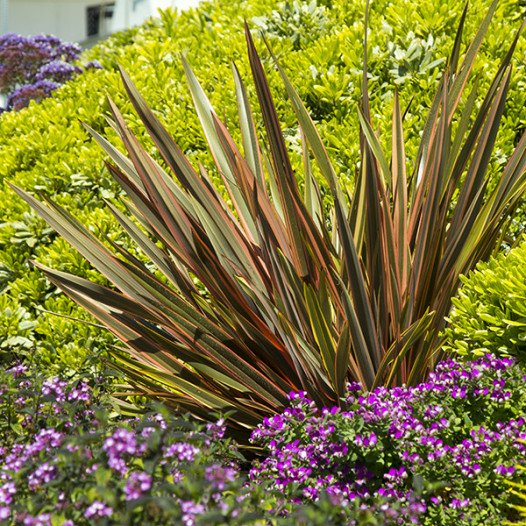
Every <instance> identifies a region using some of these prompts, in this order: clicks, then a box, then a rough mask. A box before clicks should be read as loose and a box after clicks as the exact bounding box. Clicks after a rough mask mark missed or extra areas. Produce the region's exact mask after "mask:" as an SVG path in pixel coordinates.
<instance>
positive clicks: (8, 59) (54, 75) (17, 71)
mask: <svg viewBox="0 0 526 526" xmlns="http://www.w3.org/2000/svg"><path fill="white" fill-rule="evenodd" d="M80 53H81V48H80V46H78V45H77V44H73V43H70V42H62V41H61V40H60V39H59V38H57V37H54V36H46V35H37V36H33V37H24V36H21V35H17V34H15V33H7V34H5V35H2V36H0V93H3V94H6V95H7V109H8V110H20V109H22V108H25V107H26V106H27V105H28V104H29V102H30V101H31V100H35V101H37V102H38V101H41V100H42V99H44V98H46V97H49V95H50V94H51V92H52V91H54V90H55V89H57V88H58V87H60V86H61V85H62V84H64V83H65V82H67V81H68V80H70V79H71V78H73V77H74V76H75V75H77V74H79V73H81V72H82V71H83V69H82V68H80V67H79V66H75V65H73V64H71V62H74V61H76V60H77V59H78V58H79V56H80ZM100 67H101V66H100V64H99V63H98V62H96V61H94V62H90V63H89V64H87V65H86V69H91V68H100Z"/></svg>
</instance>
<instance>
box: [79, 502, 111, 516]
mask: <svg viewBox="0 0 526 526" xmlns="http://www.w3.org/2000/svg"><path fill="white" fill-rule="evenodd" d="M112 513H113V509H112V508H110V506H108V505H107V504H105V503H104V502H101V501H100V500H96V501H95V502H93V504H91V505H90V506H89V507H88V508H87V509H86V511H85V512H84V517H86V519H93V518H95V517H111V515H112Z"/></svg>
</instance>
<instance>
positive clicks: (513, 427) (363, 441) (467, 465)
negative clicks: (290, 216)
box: [0, 355, 526, 526]
mask: <svg viewBox="0 0 526 526" xmlns="http://www.w3.org/2000/svg"><path fill="white" fill-rule="evenodd" d="M525 380H526V378H525V374H524V372H523V370H522V369H521V367H519V366H518V365H517V364H515V363H514V362H513V360H511V359H498V358H495V357H494V356H491V355H488V356H485V357H483V358H480V359H478V360H477V361H475V362H472V363H468V364H462V363H460V362H457V361H454V360H446V361H445V362H442V363H440V364H439V365H438V366H437V368H436V372H434V373H431V374H430V375H429V377H428V378H427V379H426V381H425V382H424V383H422V384H419V385H416V386H414V387H396V388H392V389H387V388H384V387H379V388H377V389H375V390H374V391H372V392H366V391H364V390H363V389H362V387H361V386H360V385H358V384H350V385H348V386H347V388H346V391H347V396H346V398H345V401H344V403H343V404H342V405H341V407H338V406H334V407H327V408H318V407H316V405H315V404H314V403H313V402H312V401H311V400H309V399H308V398H307V397H306V395H305V393H304V392H300V393H291V394H290V395H289V402H288V404H287V405H288V408H287V409H285V410H284V411H283V412H281V413H279V414H277V415H274V416H272V417H269V418H266V419H265V420H264V421H263V422H262V423H261V424H260V425H259V426H258V427H257V429H255V430H254V431H253V433H252V438H251V442H252V443H253V445H254V446H255V447H256V446H257V447H258V457H257V459H256V460H253V461H252V462H248V461H247V460H246V458H245V457H244V456H243V455H242V454H241V453H240V451H239V450H238V447H237V445H236V443H235V442H233V441H232V440H231V439H228V438H227V437H226V435H225V431H226V428H225V425H224V420H223V419H222V418H219V419H217V420H215V421H213V422H211V423H209V424H206V425H205V424H197V423H196V422H195V420H193V421H189V420H187V419H186V418H175V417H174V416H173V415H171V414H170V413H169V412H167V410H166V409H165V408H162V407H157V408H156V409H155V411H152V412H150V411H147V413H146V414H145V415H143V416H141V417H140V418H133V419H128V420H126V419H122V418H119V417H117V416H116V415H115V414H114V413H113V412H112V411H111V408H110V407H109V406H108V402H107V395H105V394H104V391H103V390H101V386H102V384H103V381H104V380H103V379H102V378H91V379H89V380H85V379H83V378H82V377H78V378H76V379H73V380H69V381H66V380H64V379H61V378H50V379H46V378H45V377H42V375H38V374H35V371H34V370H32V369H29V368H27V367H26V366H25V365H19V366H15V367H13V368H11V369H10V370H8V371H6V372H2V373H0V408H1V410H2V415H4V416H5V418H3V419H2V421H1V422H0V437H1V439H2V447H1V448H0V522H1V523H2V524H16V525H18V524H24V525H33V526H37V525H39V526H47V525H53V526H54V525H61V526H62V525H72V524H75V525H84V524H86V525H87V524H101V525H102V524H137V525H139V524H155V525H171V524H174V525H176V524H184V525H186V526H190V525H198V524H199V525H212V524H235V525H243V524H253V525H256V524H257V525H264V524H276V525H291V526H292V525H295V524H306V525H320V526H321V525H324V524H335V525H339V524H347V525H360V526H366V525H369V526H372V525H396V524H399V525H406V524H407V525H409V524H422V525H429V526H431V525H443V526H451V524H459V525H466V526H467V525H469V524H471V525H472V524H477V525H483V524H484V525H487V524H502V523H503V521H505V520H506V519H510V520H511V519H514V518H516V517H517V512H516V511H515V510H514V508H513V507H512V506H511V504H512V498H511V496H510V494H509V493H507V492H506V491H505V490H504V489H505V485H504V482H505V481H510V482H517V481H520V480H522V477H521V475H520V470H519V471H516V470H515V468H514V466H515V465H516V464H517V463H518V462H520V461H521V459H523V458H524V452H525V451H526V446H525V445H524V444H523V442H522V441H523V440H524V439H526V420H525V419H524V417H523V415H524V412H525V409H526V388H525V385H526V383H525ZM112 413H113V414H112ZM72 481H74V483H72Z"/></svg>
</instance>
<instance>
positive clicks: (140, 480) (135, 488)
mask: <svg viewBox="0 0 526 526" xmlns="http://www.w3.org/2000/svg"><path fill="white" fill-rule="evenodd" d="M151 487H152V477H151V476H150V475H148V473H146V472H144V471H134V472H133V473H132V474H131V475H130V476H129V477H128V480H127V481H126V486H125V487H124V494H125V496H126V500H137V499H139V498H141V497H142V496H143V495H144V494H145V493H146V492H147V491H149V490H150V488H151Z"/></svg>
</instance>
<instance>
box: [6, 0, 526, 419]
mask: <svg viewBox="0 0 526 526" xmlns="http://www.w3.org/2000/svg"><path fill="white" fill-rule="evenodd" d="M495 6H496V3H494V4H493V5H492V7H491V8H490V10H489V11H488V13H487V15H486V17H485V18H484V20H483V22H482V24H481V27H480V29H479V31H478V32H477V34H476V35H475V37H474V40H473V42H472V43H471V44H470V46H469V48H468V50H467V52H466V55H465V58H464V60H463V61H461V62H459V54H460V41H461V37H462V30H463V24H464V20H465V12H464V13H463V16H462V18H461V21H460V26H459V30H458V33H457V39H456V43H455V46H454V48H453V52H452V56H451V59H450V62H449V69H450V74H444V76H443V78H442V81H441V84H440V88H439V91H438V92H437V94H436V95H435V98H434V101H433V105H432V108H431V110H430V112H429V116H428V119H427V121H426V124H425V127H424V130H423V133H422V140H421V143H420V146H419V153H418V155H417V158H416V159H415V161H414V163H413V167H412V168H411V172H410V173H411V174H412V175H410V176H409V177H408V176H407V175H406V173H407V170H408V165H409V163H408V160H407V158H406V155H405V145H404V131H403V127H402V114H401V110H400V107H399V102H398V96H397V95H396V96H395V101H394V109H393V117H392V119H393V122H392V144H391V152H390V155H386V154H385V153H384V152H383V151H382V147H381V145H380V143H379V140H378V138H377V136H376V134H375V133H374V131H373V127H372V121H371V108H370V106H369V103H368V95H369V92H368V86H367V82H364V89H365V93H364V102H363V107H362V109H361V110H360V112H359V117H360V122H361V131H362V134H363V136H362V138H361V141H360V142H361V145H362V148H361V162H360V164H361V170H360V171H359V173H358V174H357V178H356V182H355V189H354V192H353V194H352V195H351V196H349V199H347V197H346V195H345V194H346V188H345V187H343V186H342V185H341V184H340V182H339V180H338V178H337V176H336V173H335V171H334V168H333V166H332V164H331V162H330V159H329V157H328V155H327V152H326V150H325V148H324V146H323V143H322V141H321V139H320V136H319V134H318V132H317V130H316V127H315V125H314V123H313V121H312V120H311V118H310V116H309V113H308V111H307V109H306V108H305V106H304V105H303V104H302V102H301V100H300V98H299V96H298V93H297V92H296V91H295V89H294V88H293V87H292V85H291V84H290V81H289V80H288V78H287V76H286V75H285V74H284V72H283V70H282V69H281V68H280V67H279V65H278V70H279V73H280V75H281V77H282V79H283V82H284V84H285V88H286V90H287V93H288V96H289V98H290V100H291V102H292V106H293V108H294V112H295V114H296V116H297V119H298V121H299V125H300V133H301V136H302V138H303V140H302V148H303V153H302V159H303V167H304V169H303V180H304V184H303V188H301V187H300V186H299V185H298V181H297V178H296V175H295V173H294V171H293V168H292V164H291V161H290V158H289V156H288V153H287V147H286V142H285V137H284V135H283V132H282V130H281V127H280V122H279V119H278V116H277V112H276V109H275V106H274V103H273V98H272V95H271V92H270V90H269V85H268V83H267V78H266V75H265V72H264V69H263V65H262V63H261V60H260V58H259V55H258V54H257V52H256V49H255V45H254V42H253V40H252V37H251V34H250V30H249V28H248V26H246V36H247V44H248V54H249V61H250V67H251V70H252V75H253V79H254V84H255V88H256V92H257V96H258V100H259V111H260V112H261V115H262V117H263V122H264V128H265V132H266V137H267V141H266V142H263V141H259V140H258V130H257V129H256V126H255V125H254V121H253V111H252V109H251V106H250V103H249V99H248V97H247V90H246V88H245V86H244V84H243V82H242V80H241V77H240V75H239V72H238V70H237V69H236V68H235V67H234V77H235V83H236V89H235V97H236V99H237V105H238V108H239V122H240V128H241V136H242V143H243V149H244V156H243V155H242V154H241V152H240V150H239V149H238V147H237V146H236V144H235V142H234V140H233V138H232V137H231V135H230V134H229V132H228V130H227V128H226V127H225V125H224V124H223V123H222V122H221V120H219V118H218V116H217V115H216V114H215V113H214V111H213V110H212V107H211V105H210V102H209V100H208V98H207V96H206V95H205V92H204V91H203V88H202V86H201V85H200V84H199V82H198V81H197V78H196V77H195V75H194V73H193V71H192V70H191V69H190V66H189V65H188V63H187V62H186V61H184V60H183V67H184V70H185V74H186V76H187V79H188V83H189V86H190V91H191V94H192V98H193V101H194V104H195V107H196V111H197V113H198V116H199V119H200V121H201V125H202V127H203V131H204V134H205V136H206V139H207V142H208V144H209V148H210V152H211V155H212V157H213V159H214V161H215V164H216V171H217V173H219V174H220V176H221V178H222V188H223V189H224V190H223V191H226V193H227V194H228V198H227V199H226V200H225V198H224V197H223V196H222V195H221V193H220V191H219V190H218V189H216V188H214V185H213V181H212V179H211V177H210V176H209V175H208V173H207V171H206V169H205V168H204V167H201V168H200V170H199V172H196V171H195V170H194V169H193V167H192V165H191V164H190V162H189V160H188V159H187V158H186V157H185V156H184V153H183V152H182V151H181V149H180V148H179V147H178V145H177V144H176V143H175V142H174V141H173V139H172V138H171V137H170V135H169V133H168V132H167V130H166V129H165V128H164V127H163V126H162V124H161V123H160V121H159V120H158V119H157V117H156V116H155V115H154V113H153V111H152V110H151V109H150V108H149V106H148V104H147V103H146V101H145V100H144V99H143V98H142V96H141V95H140V94H139V92H138V91H137V89H136V87H135V86H134V85H133V83H132V82H131V80H130V78H129V77H128V76H127V75H126V74H125V73H123V80H124V84H125V87H126V90H127V93H128V95H129V97H130V100H131V102H132V104H133V106H134V108H135V109H136V111H137V113H138V114H139V116H140V118H141V120H142V121H143V123H144V125H145V127H146V129H147V130H148V133H149V134H150V136H151V139H152V140H153V142H154V143H155V145H156V147H157V149H158V150H159V153H160V155H161V156H162V159H163V161H164V164H165V165H166V166H167V167H169V169H170V172H171V173H172V174H173V175H175V177H176V178H177V180H178V183H179V184H176V183H175V182H174V180H173V179H172V176H171V175H170V174H169V173H168V172H167V171H165V170H164V169H163V167H162V166H161V165H160V164H157V163H156V162H155V161H154V160H153V159H152V157H151V156H150V155H149V153H148V150H146V149H145V148H144V147H143V146H141V144H140V143H139V141H138V140H137V139H136V138H135V136H134V135H133V134H132V133H131V132H130V130H129V128H128V127H127V126H126V124H125V121H124V119H123V116H122V114H121V113H120V112H119V111H118V109H117V107H116V106H115V104H114V103H113V102H112V101H111V99H110V100H109V105H110V109H111V112H112V122H113V123H114V124H113V128H114V129H115V131H116V132H117V133H118V135H119V136H120V138H121V139H122V142H123V144H124V146H125V148H126V150H127V153H128V156H129V159H127V158H126V157H124V156H123V155H122V153H121V152H120V151H119V150H117V149H116V148H115V147H113V146H112V145H111V144H110V143H109V142H108V141H107V140H106V139H104V138H103V137H102V136H101V135H100V134H98V133H97V132H96V131H95V130H92V129H91V128H88V129H89V130H90V131H91V133H92V134H93V136H94V138H95V139H96V140H97V141H98V142H99V143H100V145H101V147H102V148H103V149H104V150H105V151H106V153H107V154H108V155H109V156H110V158H111V160H112V161H113V164H108V167H109V169H110V171H111V172H112V174H113V176H114V177H115V179H116V181H117V182H118V183H119V184H120V186H121V187H122V189H123V190H124V191H125V193H126V199H125V200H123V204H124V206H125V207H126V209H127V211H128V213H129V215H131V216H133V217H134V218H135V220H136V221H135V222H132V221H130V219H129V218H128V217H127V216H126V215H125V214H123V213H122V211H121V210H119V209H118V208H116V207H115V206H114V205H112V206H111V207H110V209H111V211H112V213H113V214H114V216H115V219H116V220H117V221H118V223H120V225H121V226H122V228H123V229H124V230H125V231H126V232H127V233H128V234H129V236H130V237H131V238H132V239H133V240H134V241H135V242H136V244H137V246H139V247H140V248H141V249H142V251H143V252H144V254H145V255H146V256H147V257H148V259H149V260H150V262H151V264H150V265H149V266H147V265H146V264H145V262H143V261H141V260H140V259H138V258H136V257H135V256H134V253H130V252H129V251H127V250H126V249H125V248H123V247H122V246H120V245H118V244H117V243H114V242H112V243H111V244H112V246H113V249H114V250H113V251H111V250H108V248H107V247H106V246H105V245H104V244H103V243H101V242H99V241H97V239H96V237H95V236H93V235H92V233H90V232H89V230H88V229H86V228H85V227H83V226H82V224H81V222H79V218H74V217H73V216H71V215H70V214H68V213H67V212H66V211H65V210H64V208H62V207H60V206H59V205H58V204H56V203H54V202H52V201H48V203H47V205H46V204H44V203H41V202H39V201H38V200H36V199H35V198H34V197H32V196H31V195H30V194H28V193H25V192H24V191H22V190H20V189H19V188H17V187H14V186H13V188H14V189H15V191H16V192H17V193H18V194H19V195H20V196H21V197H23V198H24V199H25V200H26V201H27V202H28V203H29V204H30V205H31V206H32V208H33V209H34V210H35V211H37V212H38V213H39V215H40V216H42V217H43V218H44V219H45V220H46V221H47V222H48V223H49V224H50V226H52V227H53V228H54V229H55V230H56V231H57V232H58V233H60V234H61V235H62V236H64V238H65V239H66V240H67V241H68V242H69V243H71V244H72V245H73V246H74V247H75V248H76V249H77V250H78V251H79V252H80V253H81V254H82V255H83V256H84V257H85V258H86V259H87V260H88V261H89V262H90V263H91V264H92V265H93V266H94V267H95V268H96V269H97V270H99V271H100V272H101V273H102V274H103V275H104V276H105V277H106V278H107V279H108V280H109V281H110V282H111V283H112V284H113V285H114V286H115V287H116V288H117V289H118V291H115V290H112V289H110V288H107V287H103V286H100V285H99V284H97V283H93V282H91V281H88V280H86V279H83V278H79V277H78V276H75V275H73V274H68V273H64V272H61V271H57V270H54V269H49V268H47V267H43V266H41V265H38V267H39V268H41V269H43V270H44V272H45V274H46V276H47V277H48V278H49V279H50V281H52V282H53V283H55V284H57V285H58V286H59V287H60V288H61V289H62V290H63V291H64V292H66V293H67V294H68V295H69V296H70V297H71V298H72V299H74V300H75V301H76V302H78V303H79V304H80V305H82V306H83V307H85V308H86V309H87V310H88V311H89V312H91V313H92V314H93V315H94V316H95V317H96V318H98V319H99V320H100V321H101V323H103V324H104V325H105V326H107V327H108V328H109V329H110V330H111V331H112V332H113V333H114V334H115V335H116V336H118V337H119V338H120V339H121V340H122V341H123V342H124V343H126V344H127V345H128V347H129V354H130V356H131V358H132V359H134V360H138V362H139V363H135V362H134V361H133V360H130V358H122V357H121V364H120V366H121V368H122V369H123V371H124V372H126V373H127V375H128V376H129V377H130V378H131V379H132V381H133V382H134V383H136V384H138V385H140V386H142V387H144V388H146V390H147V392H148V393H151V394H154V393H155V396H157V397H160V398H163V399H165V400H167V401H169V403H170V404H175V405H176V407H178V408H179V409H180V408H182V409H184V410H185V411H190V412H193V413H194V414H196V415H198V416H199V417H201V418H206V417H207V413H208V411H209V410H210V409H213V410H216V411H226V410H231V409H234V410H235V411H234V415H233V416H232V422H233V426H235V427H237V428H238V429H243V428H245V429H246V428H250V427H251V426H253V425H254V424H255V421H257V419H258V418H259V417H260V416H261V415H265V414H269V413H272V412H276V411H277V410H279V409H280V408H282V407H283V403H284V401H285V399H286V395H287V393H288V391H290V390H291V389H292V390H294V391H299V390H305V391H306V392H307V393H308V395H309V396H310V397H312V398H313V399H314V400H316V402H318V403H320V404H323V405H329V404H331V403H336V402H337V401H338V399H340V398H341V397H342V396H343V393H344V390H345V384H346V382H347V381H348V380H354V381H359V382H361V383H362V384H363V385H364V386H365V387H366V388H371V387H374V386H377V385H392V384H397V383H398V384H400V383H411V384H415V383H416V382H418V381H420V380H422V379H423V378H424V377H425V375H426V374H427V372H428V370H429V369H430V368H431V367H432V366H433V364H434V360H436V355H437V351H438V349H439V344H440V338H439V333H440V331H441V330H442V328H443V318H444V316H445V315H446V314H447V313H448V312H449V309H450V306H451V297H452V296H453V294H454V293H455V291H456V288H457V286H458V282H459V274H461V273H465V272H467V271H469V270H470V269H472V268H473V267H474V266H475V264H476V263H477V262H478V261H480V260H484V259H486V258H487V257H489V255H490V254H491V252H492V250H493V249H494V248H495V247H496V246H498V244H499V242H500V239H501V231H502V228H503V225H505V223H506V220H507V217H508V214H510V213H513V211H514V210H515V208H516V206H517V202H518V198H519V196H521V195H522V194H523V192H524V188H525V186H526V177H525V173H526V171H525V169H524V166H525V164H526V161H525V159H526V136H525V137H524V138H523V139H522V140H521V141H520V142H519V144H518V146H517V148H516V149H515V150H514V152H513V154H512V156H511V158H510V161H509V163H508V164H507V165H506V167H505V168H504V169H503V171H502V174H501V176H500V178H499V179H498V181H496V184H495V186H494V188H493V189H492V190H491V192H489V193H488V196H487V198H486V199H484V193H485V190H486V186H487V183H488V177H487V166H488V163H489V158H490V155H491V151H492V149H493V146H494V139H495V136H496V132H497V130H498V128H499V124H500V117H501V115H502V113H503V109H504V101H505V98H506V93H507V91H508V87H509V81H510V73H511V68H510V64H509V62H510V59H511V57H512V54H513V51H514V47H515V43H516V41H515V42H514V43H513V44H512V47H511V49H510V51H509V52H508V53H507V54H506V55H505V58H504V60H503V62H502V64H501V66H500V68H499V70H498V72H497V74H496V76H495V79H494V81H493V82H492V84H491V86H490V88H489V91H488V93H487V94H486V96H485V98H484V103H483V104H482V105H481V107H480V109H478V110H474V105H473V101H474V97H473V95H470V97H469V98H468V100H467V102H466V104H465V106H464V107H463V108H462V117H461V118H460V119H459V125H458V127H457V128H456V129H455V130H453V129H452V124H451V123H452V120H453V116H454V115H456V114H457V113H460V111H457V110H458V105H459V101H460V99H461V98H462V95H463V88H464V85H465V83H466V80H467V78H468V76H469V72H470V71H471V68H472V64H473V61H474V59H475V57H476V55H477V52H478V49H479V47H480V44H481V42H482V40H483V37H484V34H485V32H486V30H487V28H488V25H489V22H490V21H491V17H492V15H493V12H494V10H495ZM519 34H520V33H519ZM517 38H518V37H517ZM366 73H367V71H366ZM470 119H473V121H474V125H473V126H472V127H471V128H470V127H469V126H468V122H469V120H470ZM311 155H312V157H313V158H314V159H315V161H316V165H317V167H318V169H319V173H320V174H321V176H322V177H323V179H324V182H325V184H326V186H327V187H328V190H327V195H328V196H329V198H330V199H329V201H330V202H333V203H334V206H331V207H330V208H329V210H326V211H324V203H323V202H322V198H321V192H320V188H319V185H318V183H317V181H316V179H315V177H314V175H313V170H312V164H311ZM388 159H389V161H388ZM409 181H411V182H409ZM454 195H458V197H457V199H456V202H455V203H454V204H453V205H452V204H451V201H452V197H453V196H454ZM229 205H230V207H229ZM137 225H140V226H141V227H142V228H139V227H138V226H137ZM106 237H107V238H108V241H110V242H111V241H112V240H111V239H109V236H106ZM115 251H117V254H115ZM117 255H120V256H121V257H117ZM152 264H153V265H154V266H155V267H157V269H158V270H159V271H160V272H161V273H162V274H163V275H164V278H165V279H164V280H162V281H161V280H160V279H159V278H158V277H157V276H155V275H154V274H152V272H151V266H152ZM195 279H197V281H198V282H199V283H200V287H198V286H196V282H195ZM436 283H440V284H441V286H440V287H436Z"/></svg>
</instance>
